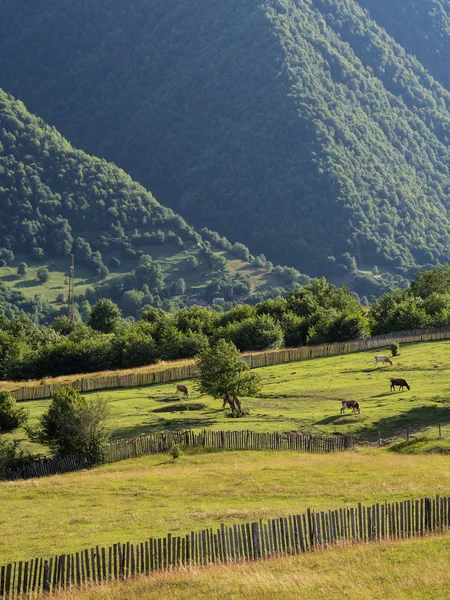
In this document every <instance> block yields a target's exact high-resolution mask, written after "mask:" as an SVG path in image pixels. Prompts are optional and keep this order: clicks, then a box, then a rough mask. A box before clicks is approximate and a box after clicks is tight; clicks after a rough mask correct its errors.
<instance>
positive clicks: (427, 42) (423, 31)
mask: <svg viewBox="0 0 450 600" xmlns="http://www.w3.org/2000/svg"><path fill="white" fill-rule="evenodd" d="M359 4H360V5H361V6H362V7H364V8H365V9H367V10H368V11H369V13H370V14H371V15H372V17H373V18H374V19H375V20H376V21H377V22H378V23H379V25H381V26H382V27H384V28H385V29H386V31H387V32H388V33H389V35H392V36H393V37H394V38H395V39H396V40H397V41H398V42H399V43H400V44H402V46H403V47H404V48H405V49H406V50H407V52H409V53H411V54H414V55H415V56H416V57H417V58H418V59H419V60H420V61H421V63H422V64H423V66H424V67H425V68H426V69H428V71H429V72H430V73H431V74H432V75H433V77H435V78H436V79H437V80H438V81H440V82H441V83H442V84H444V85H445V87H446V88H447V89H449V88H450V3H449V1H448V0H401V1H397V2H392V1H390V0H359Z"/></svg>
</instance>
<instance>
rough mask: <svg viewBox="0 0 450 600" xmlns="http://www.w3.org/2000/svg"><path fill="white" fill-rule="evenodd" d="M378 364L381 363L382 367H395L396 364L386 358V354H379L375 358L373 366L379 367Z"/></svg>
mask: <svg viewBox="0 0 450 600" xmlns="http://www.w3.org/2000/svg"><path fill="white" fill-rule="evenodd" d="M378 363H381V366H383V365H386V366H387V365H388V364H389V365H393V364H394V363H393V362H392V360H391V359H390V358H389V356H386V355H385V354H379V355H378V356H375V357H374V359H373V364H374V365H375V366H376V367H377V366H378Z"/></svg>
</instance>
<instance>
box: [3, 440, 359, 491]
mask: <svg viewBox="0 0 450 600" xmlns="http://www.w3.org/2000/svg"><path fill="white" fill-rule="evenodd" d="M174 446H179V447H180V448H208V449H212V450H216V449H217V450H218V449H228V450H296V451H298V452H316V453H325V452H340V451H343V450H351V449H353V448H354V446H355V439H354V438H353V437H352V436H346V435H337V436H328V437H325V436H313V435H306V434H297V433H288V434H281V433H278V432H274V433H256V432H253V431H248V430H247V431H209V430H204V431H201V432H198V433H195V432H194V431H192V430H186V431H169V432H161V433H159V432H158V433H150V434H148V435H143V436H140V437H137V438H131V439H120V440H113V441H111V442H110V443H109V445H108V448H107V450H106V453H105V457H104V461H103V462H104V463H112V462H117V461H120V460H126V459H128V458H136V457H138V456H145V455H147V454H157V453H160V452H168V451H169V450H170V449H171V448H173V447H174ZM92 466H94V465H93V463H92V462H91V461H90V460H89V459H88V458H87V457H85V456H81V455H76V454H75V455H71V456H63V457H59V458H49V459H42V460H39V461H35V462H33V463H31V464H29V465H27V466H25V467H23V468H22V469H20V470H19V471H15V472H13V473H9V474H7V475H6V476H4V478H3V479H6V480H17V479H30V478H32V477H44V476H46V475H56V474H57V473H68V472H70V471H78V470H81V469H86V468H89V467H92Z"/></svg>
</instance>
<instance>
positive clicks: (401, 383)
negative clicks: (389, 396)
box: [389, 379, 411, 392]
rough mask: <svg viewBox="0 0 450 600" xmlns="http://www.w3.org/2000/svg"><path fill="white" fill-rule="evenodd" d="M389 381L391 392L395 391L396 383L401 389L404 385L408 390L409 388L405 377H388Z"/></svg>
mask: <svg viewBox="0 0 450 600" xmlns="http://www.w3.org/2000/svg"><path fill="white" fill-rule="evenodd" d="M389 381H390V382H391V392H395V386H396V385H398V387H399V388H400V389H401V390H403V388H404V387H406V388H408V390H410V389H411V388H410V387H409V385H408V384H407V383H406V379H389Z"/></svg>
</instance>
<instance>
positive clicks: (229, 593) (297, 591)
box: [57, 535, 450, 600]
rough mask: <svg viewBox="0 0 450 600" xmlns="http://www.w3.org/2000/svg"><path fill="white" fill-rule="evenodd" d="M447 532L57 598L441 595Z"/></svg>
mask: <svg viewBox="0 0 450 600" xmlns="http://www.w3.org/2000/svg"><path fill="white" fill-rule="evenodd" d="M449 551H450V536H449V535H446V536H442V537H431V538H426V539H422V540H408V541H404V542H392V543H390V542H383V543H381V544H365V545H357V546H353V547H332V548H330V549H329V550H326V551H319V552H316V553H313V554H305V555H301V556H295V557H285V558H280V559H273V560H268V561H264V562H260V563H244V564H238V565H223V566H217V567H208V568H203V569H202V568H195V569H189V570H180V571H174V572H172V573H165V574H158V575H155V576H152V577H140V578H138V579H135V580H131V581H127V582H122V583H118V584H109V585H104V586H101V587H97V588H91V589H86V590H73V591H69V592H66V593H63V594H61V595H58V596H57V598H58V600H107V599H108V600H138V599H139V600H153V599H154V600H156V599H158V600H169V599H170V600H186V599H187V598H189V599H190V600H197V599H198V600H222V598H226V599H227V600H277V599H291V598H305V599H306V598H307V599H308V600H333V599H339V600H342V599H343V598H345V599H347V600H391V599H394V598H395V600H425V599H427V598H429V599H430V600H431V599H432V600H444V599H445V600H447V599H448V598H449V597H450V569H449V568H448V553H449Z"/></svg>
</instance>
